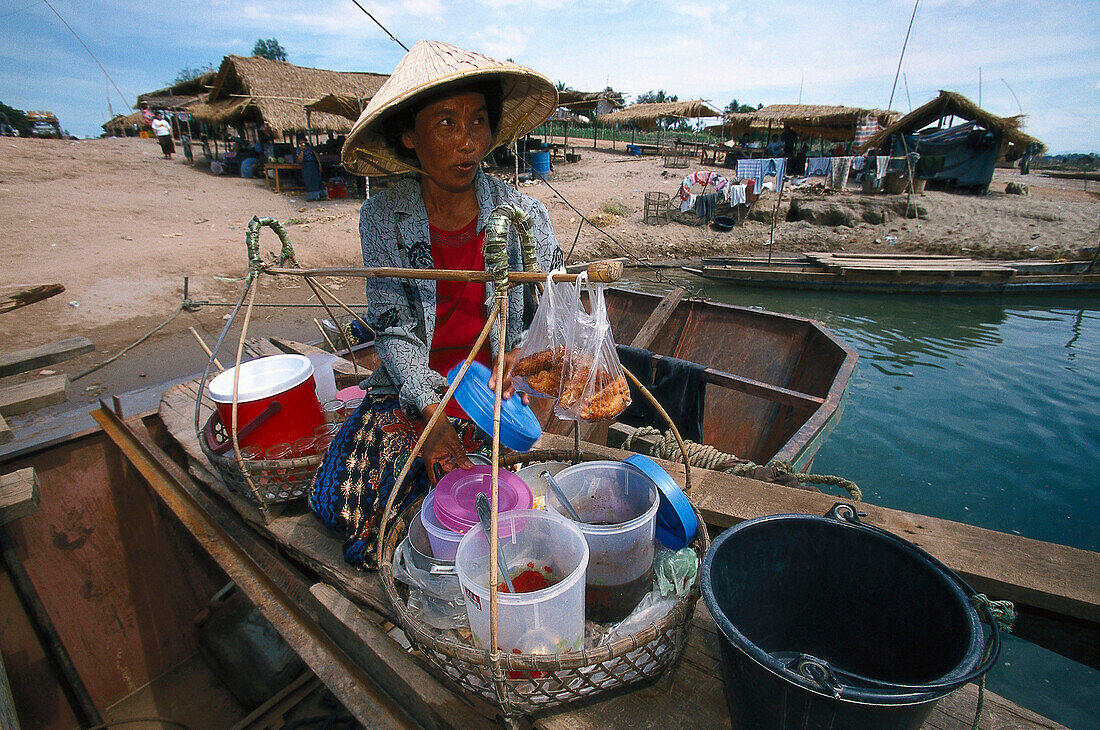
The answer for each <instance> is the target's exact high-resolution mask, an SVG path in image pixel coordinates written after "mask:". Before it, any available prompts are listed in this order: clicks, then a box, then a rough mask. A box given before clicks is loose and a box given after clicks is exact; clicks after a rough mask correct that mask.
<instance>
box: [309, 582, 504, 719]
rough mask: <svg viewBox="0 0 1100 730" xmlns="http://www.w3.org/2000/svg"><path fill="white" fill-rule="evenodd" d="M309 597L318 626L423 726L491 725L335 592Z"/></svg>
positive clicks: (316, 589) (324, 587)
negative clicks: (315, 604) (317, 611)
mask: <svg viewBox="0 0 1100 730" xmlns="http://www.w3.org/2000/svg"><path fill="white" fill-rule="evenodd" d="M309 592H310V593H312V594H313V596H314V597H315V598H316V599H317V600H318V601H320V603H321V605H323V606H324V607H325V608H326V609H328V611H329V614H328V616H327V617H326V616H325V614H321V616H320V623H321V627H322V628H323V629H325V631H327V632H328V633H329V635H330V636H332V637H333V638H334V639H335V640H336V642H337V643H338V644H340V646H341V647H343V648H344V650H345V651H347V652H348V654H349V656H351V658H352V659H354V660H355V661H356V663H357V664H359V665H360V666H361V667H363V668H364V669H365V670H366V671H368V672H369V673H370V674H371V676H372V678H373V679H374V681H376V682H378V684H379V686H380V687H382V689H384V690H385V691H386V693H387V694H388V695H389V696H390V697H392V698H393V699H394V700H395V701H396V702H397V703H398V704H399V705H400V706H401V708H402V709H403V710H405V711H406V712H408V713H409V714H410V715H411V716H412V717H413V718H414V719H415V720H416V721H417V722H418V723H420V725H421V726H422V727H425V728H451V727H455V728H478V727H484V728H489V727H492V726H493V723H491V722H490V721H489V720H488V719H486V718H485V717H483V716H481V715H479V714H477V713H476V712H474V709H473V708H472V707H471V706H470V705H468V704H466V703H465V702H463V701H462V700H461V698H460V697H459V696H458V695H456V694H455V693H454V692H452V691H451V690H450V689H448V688H447V687H445V686H444V685H443V684H442V683H441V682H440V681H439V680H438V679H436V678H435V677H434V676H433V675H432V674H430V673H429V672H428V670H427V669H425V668H424V667H423V666H422V665H421V664H420V663H419V662H418V661H417V660H416V658H415V657H413V656H412V655H411V654H409V653H408V652H407V651H405V649H404V648H403V647H401V646H400V645H399V644H397V642H395V641H394V640H393V639H392V638H390V637H389V636H387V635H386V634H384V633H383V632H382V631H381V630H380V629H379V628H378V627H377V626H376V625H375V624H374V623H372V622H371V621H369V620H368V619H367V618H366V616H365V615H364V614H363V612H362V611H360V610H359V608H358V607H357V606H356V605H355V604H353V603H352V602H351V601H349V600H348V599H347V598H345V597H344V596H343V595H342V594H341V593H340V592H338V591H337V590H336V589H335V588H333V587H332V586H330V585H328V584H326V583H315V584H314V585H313V586H312V587H311V588H310V589H309Z"/></svg>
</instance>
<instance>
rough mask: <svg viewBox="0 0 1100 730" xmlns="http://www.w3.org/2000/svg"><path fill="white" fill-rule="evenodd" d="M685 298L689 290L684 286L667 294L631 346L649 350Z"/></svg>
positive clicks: (654, 309)
mask: <svg viewBox="0 0 1100 730" xmlns="http://www.w3.org/2000/svg"><path fill="white" fill-rule="evenodd" d="M685 296H687V289H686V288H685V287H682V286H678V287H676V288H675V289H673V290H672V291H670V292H669V293H668V294H666V295H665V297H664V299H662V300H661V301H660V302H659V303H658V304H657V306H656V307H654V308H653V313H652V314H650V315H649V319H647V320H646V321H645V324H643V325H642V328H641V329H640V330H638V334H636V335H634V339H633V340H632V341H631V343H630V346H631V347H640V348H642V349H648V348H649V346H650V344H651V343H652V342H653V338H654V337H656V336H657V332H658V331H660V329H661V328H662V327H664V325H665V322H667V321H668V318H669V317H670V316H671V315H672V313H673V312H674V311H676V306H677V305H678V304H679V303H680V301H681V300H682V299H683V298H684V297H685Z"/></svg>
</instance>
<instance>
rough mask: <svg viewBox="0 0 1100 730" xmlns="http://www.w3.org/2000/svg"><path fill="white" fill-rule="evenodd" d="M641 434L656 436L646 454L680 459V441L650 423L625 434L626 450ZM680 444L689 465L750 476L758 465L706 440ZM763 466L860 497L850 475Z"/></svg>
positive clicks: (779, 465) (778, 464) (782, 463)
mask: <svg viewBox="0 0 1100 730" xmlns="http://www.w3.org/2000/svg"><path fill="white" fill-rule="evenodd" d="M645 436H657V442H656V443H655V444H653V446H652V447H650V449H649V455H650V456H654V457H656V458H658V459H665V460H667V461H675V462H677V463H683V461H684V456H683V453H682V452H681V451H680V445H679V444H677V443H676V437H675V436H674V435H673V433H672V430H671V429H670V430H668V431H664V432H662V431H661V430H659V429H657V428H654V427H653V426H642V427H640V428H638V429H636V430H635V431H634V433H632V434H630V435H629V436H627V437H626V440H625V441H624V442H623V446H622V447H623V448H624V449H626V450H633V449H631V447H632V445H633V444H634V441H635V440H636V439H639V438H642V437H645ZM684 446H685V447H687V452H688V463H689V464H691V466H697V467H700V468H702V469H711V470H713V471H721V472H725V473H727V474H733V475H734V476H751V475H752V474H753V472H754V470H756V469H759V468H760V464H755V463H753V462H751V461H749V460H748V459H742V458H740V457H737V456H734V455H733V454H727V453H725V452H723V451H719V450H718V449H716V448H714V447H713V446H711V445H710V444H698V443H695V442H694V441H688V440H685V441H684ZM767 466H770V467H771V468H773V469H775V471H776V472H778V473H781V474H790V475H791V476H792V477H794V478H795V479H797V480H798V481H799V482H801V483H803V484H825V485H830V486H834V487H839V488H841V489H843V490H844V491H846V492H847V493H848V495H849V496H850V497H851V498H852V499H854V500H856V501H857V502H859V501H862V500H863V492H862V490H860V488H859V485H858V484H856V483H855V482H853V481H851V480H850V479H845V478H844V477H838V476H832V475H828V474H799V473H798V472H796V471H794V469H792V468H791V465H790V464H788V463H787V462H785V461H779V460H773V461H770V462H768V464H767Z"/></svg>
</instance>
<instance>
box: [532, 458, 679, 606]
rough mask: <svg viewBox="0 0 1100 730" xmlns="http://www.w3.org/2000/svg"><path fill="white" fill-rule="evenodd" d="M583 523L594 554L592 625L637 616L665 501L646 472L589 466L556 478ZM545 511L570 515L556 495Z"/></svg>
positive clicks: (610, 464)
mask: <svg viewBox="0 0 1100 730" xmlns="http://www.w3.org/2000/svg"><path fill="white" fill-rule="evenodd" d="M555 480H556V481H557V483H558V486H559V487H561V490H562V492H563V493H564V494H565V495H566V496H567V497H568V498H569V503H570V504H571V505H573V509H575V510H576V511H577V514H579V515H580V517H581V520H583V522H580V523H576V522H573V521H572V520H571V519H570V518H569V517H564V516H563V519H566V520H569V521H570V522H571V523H572V524H576V525H577V527H578V528H580V531H581V532H582V533H583V534H584V537H585V540H587V541H588V547H589V549H590V550H591V552H592V557H591V561H590V563H589V566H588V576H587V589H586V598H585V608H586V612H587V616H588V619H589V620H591V621H598V622H611V621H618V620H620V619H622V618H625V617H626V616H627V615H629V614H630V612H631V611H633V610H634V607H635V606H637V605H638V602H639V601H641V600H642V597H643V596H645V594H646V593H648V592H649V589H650V584H651V583H652V581H653V536H654V530H655V527H656V522H657V508H658V506H659V504H660V499H659V497H658V493H657V487H656V486H655V485H654V484H653V480H651V479H650V478H649V477H648V476H646V474H645V472H643V471H642V470H641V469H639V468H638V467H636V466H634V465H632V464H626V463H622V462H618V461H587V462H584V463H582V464H576V465H574V466H571V467H569V468H568V469H563V470H562V471H561V473H559V474H558V475H557V476H555ZM546 508H547V510H549V511H551V512H554V513H555V514H558V515H566V514H567V512H566V509H565V507H563V506H562V505H561V503H560V502H558V500H557V497H555V496H554V492H553V491H548V492H547V494H546Z"/></svg>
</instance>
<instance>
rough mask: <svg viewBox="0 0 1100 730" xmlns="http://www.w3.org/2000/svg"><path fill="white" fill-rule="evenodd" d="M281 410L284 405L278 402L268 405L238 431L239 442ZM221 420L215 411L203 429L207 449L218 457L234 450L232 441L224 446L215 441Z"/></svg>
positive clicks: (227, 441)
mask: <svg viewBox="0 0 1100 730" xmlns="http://www.w3.org/2000/svg"><path fill="white" fill-rule="evenodd" d="M281 408H282V405H280V404H279V401H277V400H276V401H271V403H268V404H267V408H265V409H263V410H262V411H260V413H259V414H258V415H257V416H256V417H255V418H253V419H252V420H251V421H249V422H248V423H246V424H245V425H244V426H242V427H241V429H240V430H239V431H237V440H238V441H240V440H241V439H243V438H244V437H245V436H247V435H248V434H250V433H252V432H253V431H255V430H256V429H257V428H259V427H260V424H262V423H263V422H264V421H266V420H267V419H269V418H271V417H272V416H274V415H275V414H276V413H278V412H279V410H280V409H281ZM221 419H222V417H221V414H219V413H218V412H217V411H214V412H213V413H211V414H210V418H208V419H206V426H204V427H203V429H202V432H203V436H205V437H206V447H207V448H208V449H210V450H211V451H213V452H214V453H215V454H217V455H218V456H222V455H224V454H225V453H226V452H227V451H229V450H230V449H231V448H233V441H232V440H231V439H227V440H226V441H225V443H223V444H219V443H218V442H217V441H216V440H215V439H214V429H215V427H216V426H217V424H218V422H219V421H221ZM223 426H224V424H223Z"/></svg>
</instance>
